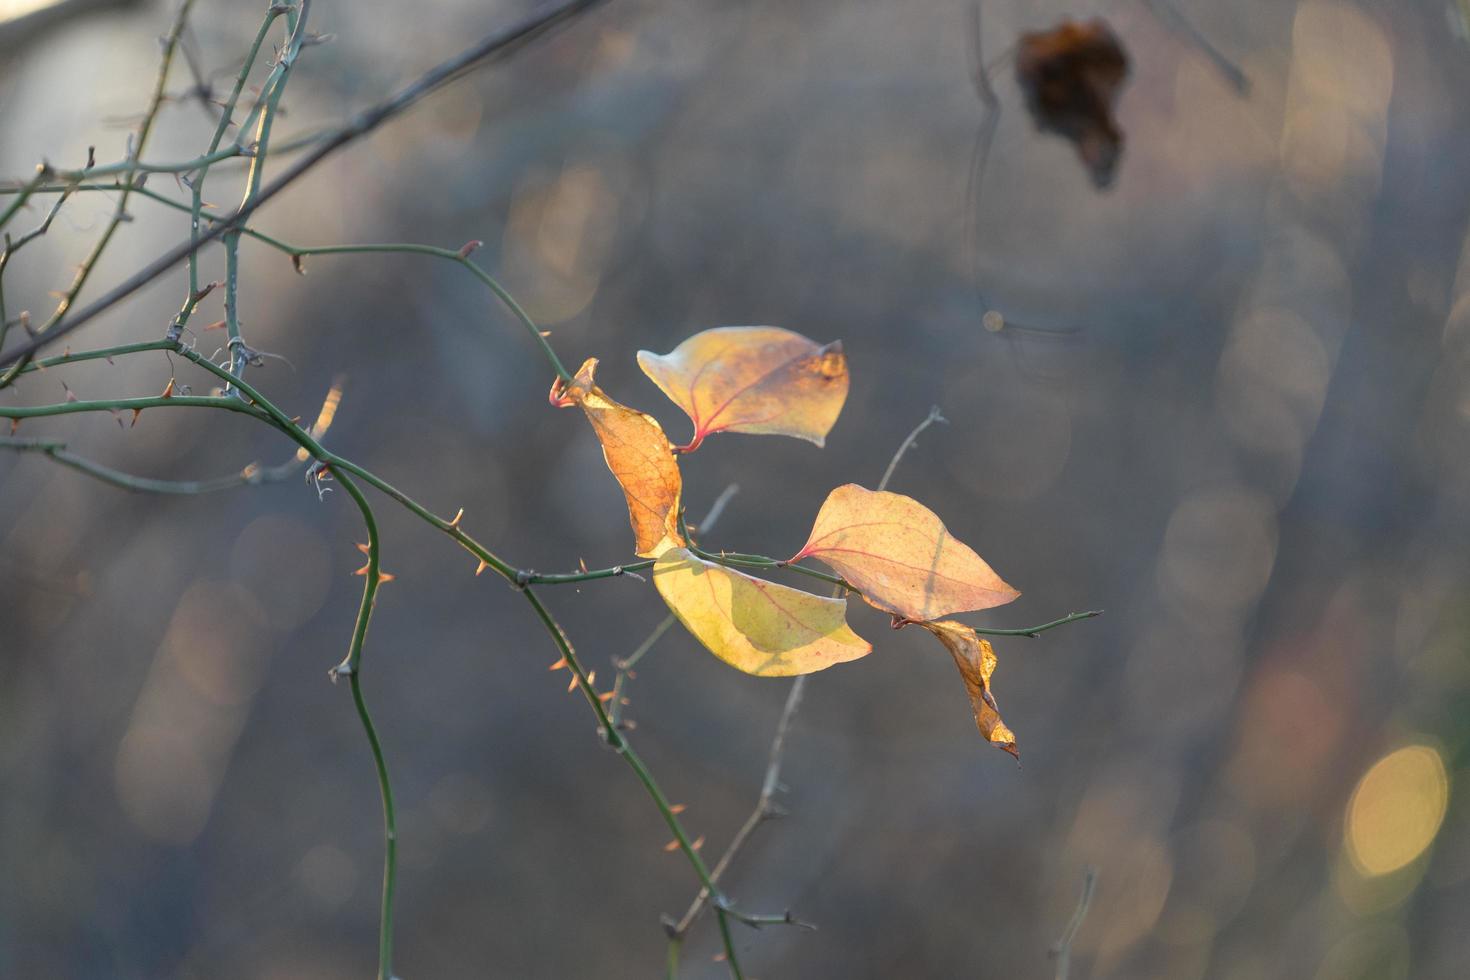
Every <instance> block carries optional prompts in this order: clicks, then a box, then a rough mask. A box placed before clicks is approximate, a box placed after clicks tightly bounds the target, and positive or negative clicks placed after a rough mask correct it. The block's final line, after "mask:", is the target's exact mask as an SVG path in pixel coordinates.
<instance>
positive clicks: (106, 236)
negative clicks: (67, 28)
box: [0, 0, 194, 388]
mask: <svg viewBox="0 0 1470 980" xmlns="http://www.w3.org/2000/svg"><path fill="white" fill-rule="evenodd" d="M193 6H194V0H183V2H182V3H180V4H179V12H178V14H177V15H176V16H175V17H174V23H173V27H172V28H171V29H170V30H169V32H168V37H167V38H166V39H165V40H164V45H163V56H162V58H160V59H159V66H158V77H157V79H156V80H155V81H154V83H153V97H152V99H151V100H150V101H149V103H148V111H147V112H146V113H144V115H143V121H142V122H141V123H139V124H138V130H137V132H136V133H135V134H134V136H133V139H132V142H131V146H130V147H129V150H128V158H127V160H126V161H125V163H126V165H127V166H126V168H125V169H124V170H123V174H124V181H123V186H122V193H121V194H119V195H118V199H117V206H116V207H115V208H114V209H113V212H112V216H111V217H110V218H109V219H108V221H107V225H106V227H104V228H103V230H102V235H101V237H99V238H98V239H97V242H96V244H95V245H93V246H92V251H91V252H89V253H88V254H87V257H86V258H85V259H83V260H82V264H81V266H80V268H78V269H77V274H76V276H75V277H74V278H73V279H72V283H71V285H70V286H68V287H67V289H66V292H65V293H64V294H63V295H62V298H61V301H60V302H58V303H57V304H56V309H55V310H54V311H52V313H51V316H50V317H49V318H47V320H46V322H45V323H44V324H42V325H41V328H40V329H39V330H38V331H37V332H36V333H37V336H36V337H35V338H34V339H33V340H31V341H30V342H29V343H26V344H23V345H22V346H21V347H19V348H18V349H16V350H14V351H11V352H10V353H9V354H4V353H0V367H3V366H5V365H7V364H9V365H12V366H11V367H9V368H8V369H6V370H5V371H3V372H0V388H4V387H5V386H6V385H9V384H10V383H11V382H12V381H14V380H15V378H16V376H17V375H18V374H19V373H20V367H16V366H15V365H17V364H18V365H20V366H21V367H23V366H24V365H25V363H26V361H28V360H30V358H31V355H32V354H34V353H35V351H36V350H37V349H39V348H40V346H41V344H42V343H43V342H44V341H45V340H46V339H47V335H48V334H52V333H54V334H55V335H56V336H60V334H61V333H65V332H66V331H67V330H70V329H72V327H69V326H66V325H65V324H64V323H63V322H62V321H63V320H65V318H66V314H67V312H68V311H69V310H70V309H71V307H72V304H73V303H75V302H76V299H77V295H78V294H79V293H81V291H82V287H83V286H85V285H86V284H87V279H88V278H89V277H90V276H91V275H92V270H93V269H95V268H96V267H97V262H98V261H99V260H100V259H101V258H102V253H103V252H104V251H106V249H107V245H108V243H109V242H111V241H112V236H113V233H114V232H116V231H117V229H118V226H119V225H121V224H122V223H123V222H124V221H125V220H127V216H128V194H129V192H130V191H131V190H132V185H133V174H134V173H135V172H136V168H137V163H138V160H139V158H140V157H141V156H142V154H143V148H144V146H145V145H146V144H147V142H148V135H149V133H150V132H152V130H153V121H154V120H155V119H157V118H158V110H159V109H160V108H161V107H162V105H163V92H164V86H165V85H167V83H168V72H169V68H170V66H171V65H172V64H173V58H174V52H175V51H176V50H178V46H179V37H180V35H182V34H183V32H184V26H185V24H187V23H188V19H189V11H190V10H191V9H192V8H193ZM89 170H91V168H90V167H88V168H87V169H84V170H83V171H82V173H83V175H87V174H88V172H89ZM159 271H160V272H161V271H163V270H159ZM139 285H142V284H141V283H140V284H139ZM94 305H95V304H94ZM98 312H101V311H100V310H99V311H98ZM58 327H61V328H63V329H61V330H60V331H59V332H57V328H58Z"/></svg>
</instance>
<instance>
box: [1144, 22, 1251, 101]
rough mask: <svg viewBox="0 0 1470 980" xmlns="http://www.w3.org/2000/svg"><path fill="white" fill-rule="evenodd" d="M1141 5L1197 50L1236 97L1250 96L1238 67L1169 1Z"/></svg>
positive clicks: (1244, 74)
mask: <svg viewBox="0 0 1470 980" xmlns="http://www.w3.org/2000/svg"><path fill="white" fill-rule="evenodd" d="M1143 5H1144V6H1145V7H1147V8H1148V11H1149V13H1151V14H1153V15H1154V17H1155V18H1156V19H1157V20H1158V21H1159V23H1161V24H1163V25H1164V27H1165V28H1166V29H1167V30H1170V31H1172V32H1173V33H1175V34H1177V35H1178V36H1179V37H1181V38H1183V39H1184V41H1185V42H1186V43H1187V44H1191V45H1193V46H1194V47H1195V48H1197V49H1198V50H1199V51H1200V53H1201V54H1203V55H1204V56H1205V57H1206V58H1207V59H1208V60H1209V62H1210V64H1212V65H1214V66H1215V70H1216V71H1218V72H1219V73H1220V75H1221V77H1223V78H1224V79H1225V81H1226V82H1227V83H1229V85H1230V87H1231V88H1233V89H1235V93H1236V94H1237V95H1239V96H1242V97H1244V96H1246V95H1249V94H1250V90H1251V80H1250V78H1249V77H1248V76H1247V75H1246V73H1245V72H1244V71H1243V70H1241V68H1240V66H1239V65H1237V64H1236V63H1235V62H1233V61H1231V60H1230V59H1229V58H1227V57H1225V55H1224V53H1223V52H1221V50H1220V49H1219V48H1217V47H1215V46H1214V45H1213V44H1211V43H1210V39H1209V38H1207V37H1205V35H1204V34H1203V33H1202V32H1201V31H1200V29H1199V28H1198V27H1195V26H1194V24H1192V23H1190V20H1189V18H1188V17H1185V16H1184V14H1183V12H1182V11H1180V9H1179V8H1178V7H1176V6H1175V5H1174V4H1173V3H1172V2H1171V0H1143Z"/></svg>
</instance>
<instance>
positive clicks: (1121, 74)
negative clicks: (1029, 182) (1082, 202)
mask: <svg viewBox="0 0 1470 980" xmlns="http://www.w3.org/2000/svg"><path fill="white" fill-rule="evenodd" d="M1127 77H1128V55H1127V54H1126V53H1124V51H1123V46H1122V44H1120V43H1119V42H1118V38H1117V36H1116V35H1115V34H1113V31H1112V29H1111V28H1109V27H1108V25H1107V23H1106V22H1105V21H1103V20H1102V19H1101V18H1094V19H1093V20H1090V21H1088V22H1087V23H1085V24H1079V23H1075V22H1073V21H1070V20H1064V21H1062V22H1061V23H1060V24H1058V25H1057V26H1056V27H1054V28H1052V29H1051V30H1049V31H1038V32H1036V33H1034V34H1022V35H1021V38H1020V40H1019V41H1017V42H1016V82H1017V83H1018V84H1019V85H1020V86H1021V91H1022V92H1023V93H1024V94H1025V96H1026V107H1027V108H1028V109H1030V110H1031V118H1032V120H1034V121H1035V123H1036V128H1037V129H1040V130H1042V131H1043V132H1048V133H1056V134H1057V135H1058V136H1062V137H1064V138H1065V139H1067V140H1069V141H1071V143H1072V145H1073V146H1075V147H1076V148H1077V154H1078V156H1080V157H1081V158H1082V163H1083V164H1084V165H1085V166H1086V167H1087V171H1088V173H1089V174H1091V175H1092V182H1093V184H1094V185H1095V186H1097V187H1099V188H1102V187H1107V186H1108V185H1109V184H1111V183H1112V182H1113V176H1114V174H1116V173H1117V169H1118V159H1119V157H1120V156H1121V155H1122V152H1123V131H1122V130H1121V129H1119V128H1118V122H1117V120H1116V119H1115V118H1114V117H1113V107H1114V105H1115V104H1116V103H1117V101H1118V92H1119V90H1120V89H1121V88H1122V87H1123V81H1124V80H1125V79H1126V78H1127Z"/></svg>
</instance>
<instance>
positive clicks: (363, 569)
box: [352, 564, 370, 575]
mask: <svg viewBox="0 0 1470 980" xmlns="http://www.w3.org/2000/svg"><path fill="white" fill-rule="evenodd" d="M369 567H370V564H369V565H364V566H362V567H361V568H359V569H358V570H357V571H355V572H353V573H352V574H353V575H367V573H368V568H369Z"/></svg>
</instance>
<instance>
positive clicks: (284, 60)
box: [190, 0, 311, 394]
mask: <svg viewBox="0 0 1470 980" xmlns="http://www.w3.org/2000/svg"><path fill="white" fill-rule="evenodd" d="M310 12H311V0H300V3H299V5H298V6H297V7H296V8H295V9H293V10H291V11H288V12H287V14H286V24H287V35H286V44H285V46H284V47H283V48H282V50H281V53H280V55H279V56H278V57H277V58H276V64H275V67H274V68H272V69H271V73H270V77H269V78H267V79H266V81H265V86H266V87H265V90H264V91H265V93H266V94H265V96H264V97H263V98H262V99H261V101H260V106H259V108H260V111H259V120H258V122H257V123H256V127H255V141H254V152H255V158H254V159H253V160H252V161H251V163H250V170H249V172H248V173H247V174H246V175H245V192H244V195H243V196H242V197H241V199H240V206H239V207H238V208H237V209H236V213H239V212H240V211H244V210H247V209H248V208H250V206H251V204H252V203H253V202H254V201H255V197H256V195H257V194H259V193H260V180H261V175H262V174H263V173H264V172H265V155H266V153H267V152H269V148H270V139H271V125H272V123H273V122H274V121H275V118H276V113H277V111H279V109H280V105H281V96H282V95H283V94H285V90H286V82H287V81H289V80H290V75H291V69H292V67H293V66H294V65H295V64H296V59H297V57H298V55H300V53H301V42H302V39H303V38H304V37H305V36H306V18H307V15H308V14H309V13H310ZM240 232H241V229H240V227H239V226H237V227H235V228H233V229H231V230H230V231H227V232H225V236H224V246H225V334H226V336H227V337H228V338H229V339H228V342H227V346H228V347H229V351H230V373H231V374H232V375H234V376H235V377H236V378H239V377H241V376H243V375H244V374H245V368H247V367H248V366H250V365H251V364H252V363H257V362H258V361H259V359H260V358H259V356H258V355H257V354H256V353H255V351H253V350H251V349H250V347H249V346H248V345H247V344H246V343H245V340H244V338H243V337H242V336H241V334H240V297H239V280H240ZM190 234H191V235H193V236H194V237H198V234H199V226H198V222H197V220H196V221H195V222H194V223H193V225H192V228H191V231H190ZM197 254H198V253H197V251H196V252H191V253H190V258H191V260H192V259H193V258H194V257H195V256H196V255H197ZM232 390H233V386H232V385H228V384H227V385H226V386H225V394H229V393H230V392H231V391H232Z"/></svg>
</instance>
